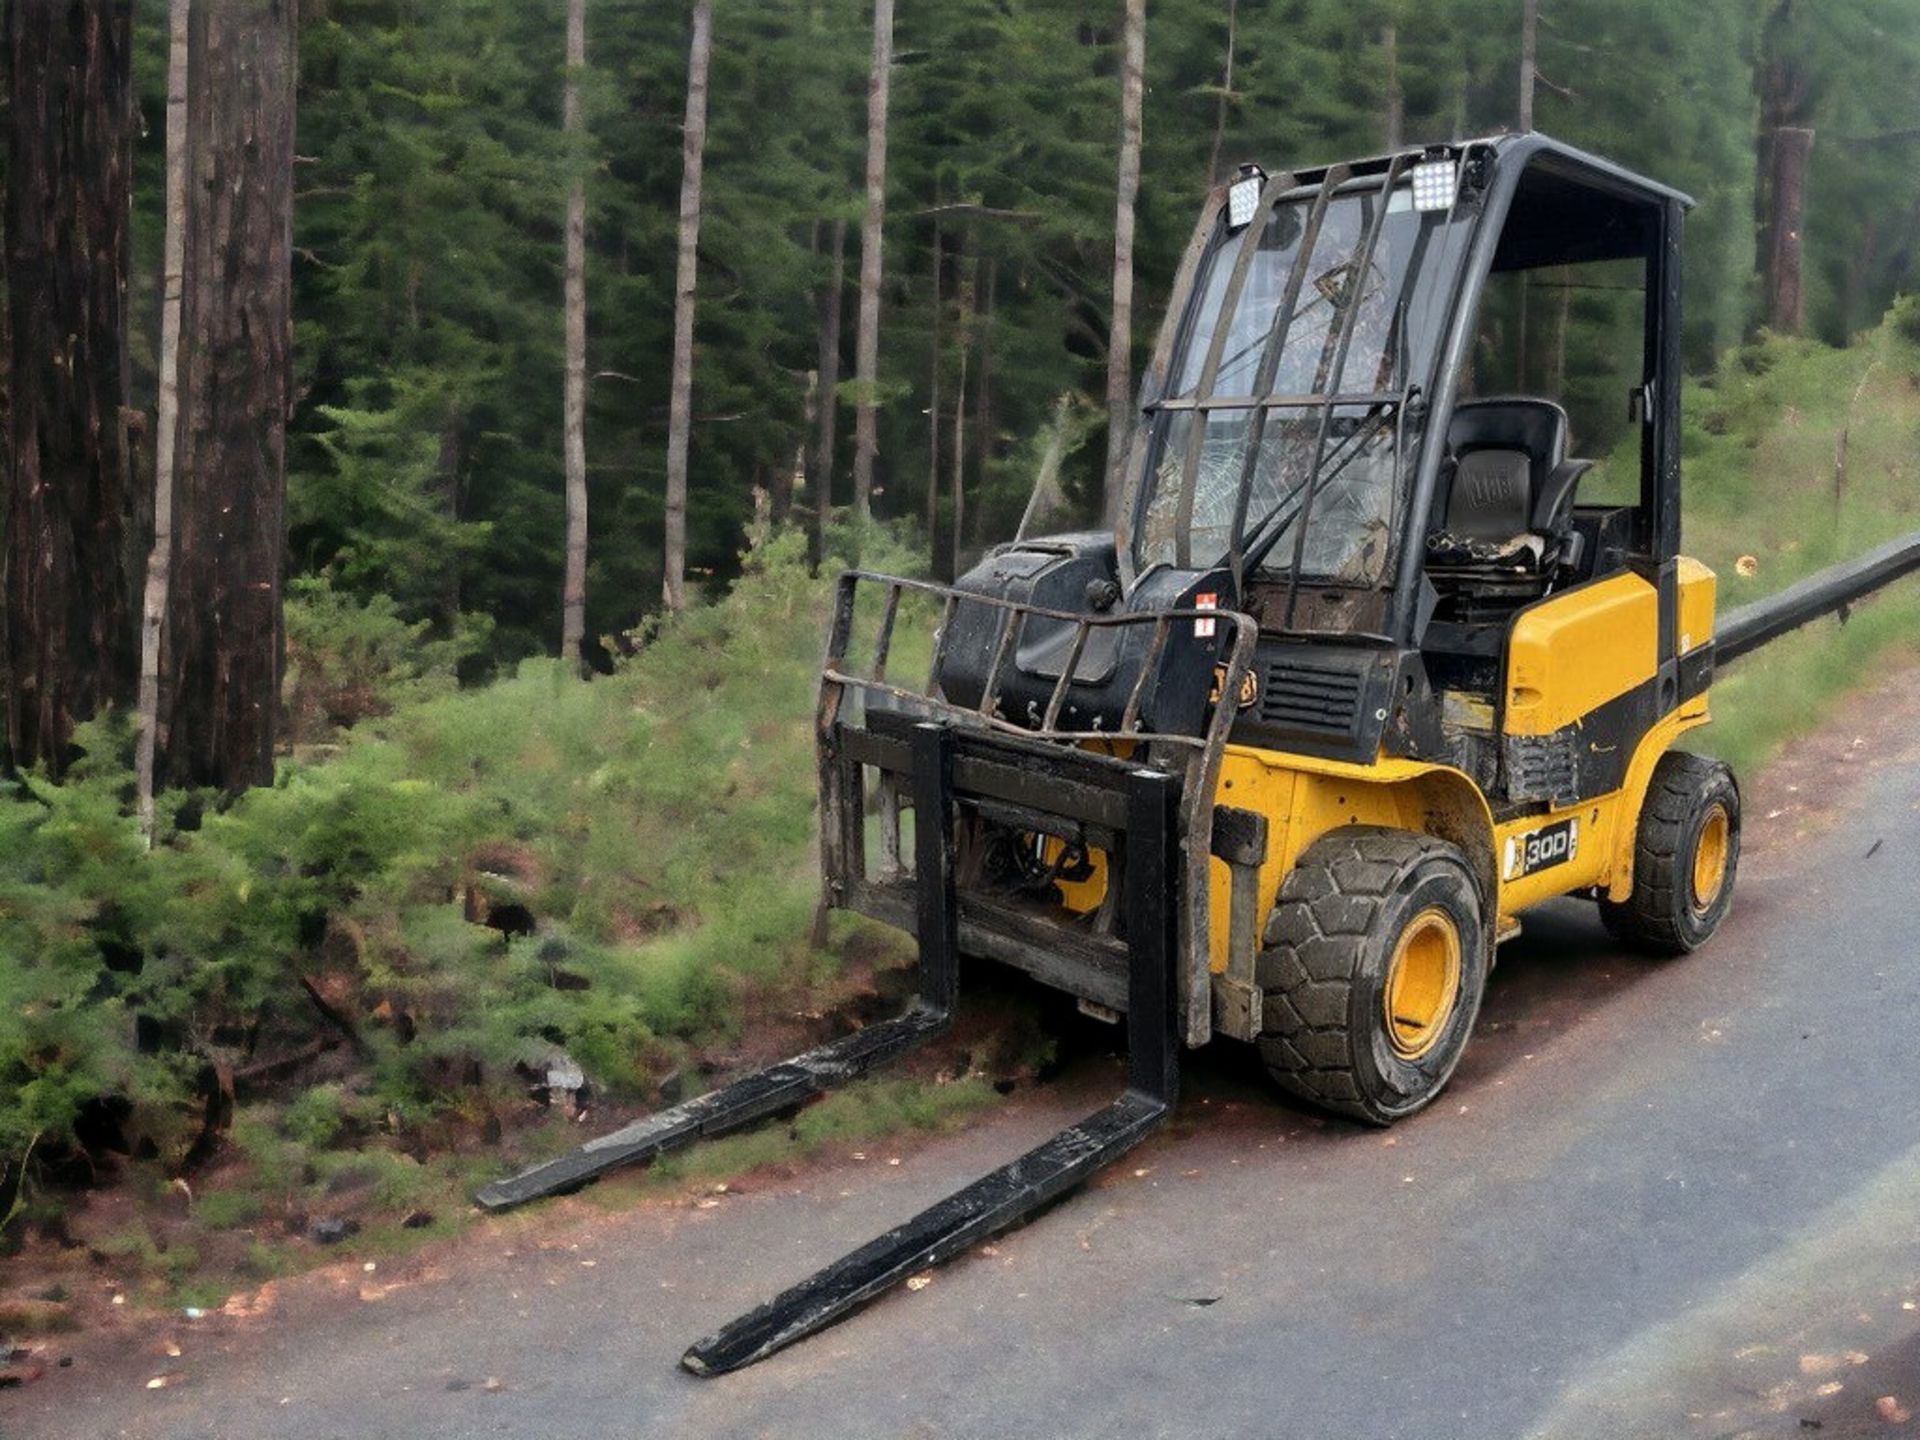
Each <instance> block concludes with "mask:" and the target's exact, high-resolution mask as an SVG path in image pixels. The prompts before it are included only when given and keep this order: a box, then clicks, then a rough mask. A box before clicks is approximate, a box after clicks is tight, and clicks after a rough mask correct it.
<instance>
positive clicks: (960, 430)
mask: <svg viewBox="0 0 1920 1440" xmlns="http://www.w3.org/2000/svg"><path fill="white" fill-rule="evenodd" d="M969 349H970V347H969V345H967V344H965V343H963V344H962V345H961V346H960V383H959V384H958V385H956V386H955V387H954V390H953V534H952V535H951V536H950V537H949V539H948V545H949V550H948V572H947V573H948V574H949V575H950V576H952V577H953V578H956V579H957V578H958V577H959V575H960V535H961V531H962V528H963V527H964V525H965V524H966V516H967V356H968V354H969Z"/></svg>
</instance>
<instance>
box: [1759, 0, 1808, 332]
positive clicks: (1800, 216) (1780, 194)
mask: <svg viewBox="0 0 1920 1440" xmlns="http://www.w3.org/2000/svg"><path fill="white" fill-rule="evenodd" d="M1794 5H1795V0H1772V4H1771V5H1770V6H1769V8H1768V10H1767V13H1766V15H1765V16H1764V17H1763V19H1762V20H1761V22H1760V49H1759V54H1758V57H1757V59H1756V60H1755V62H1754V77H1753V78H1754V90H1755V92H1756V94H1757V96H1758V98H1759V127H1758V129H1757V130H1756V131H1755V134H1754V183H1753V205H1754V234H1755V254H1754V269H1755V271H1756V272H1757V273H1758V274H1759V277H1760V318H1761V320H1762V321H1763V322H1764V323H1765V324H1767V325H1769V326H1771V327H1772V328H1773V329H1775V330H1778V331H1781V332H1782V333H1785V334H1796V333H1798V331H1799V329H1800V327H1801V323H1802V321H1803V320H1804V319H1805V300H1804V297H1803V295H1802V293H1801V256H1802V250H1803V245H1802V226H1803V222H1804V214H1805V204H1806V183H1807V169H1808V166H1809V164H1810V161H1811V156H1812V150H1813V131H1812V130H1810V129H1808V128H1806V122H1807V120H1808V119H1809V118H1810V116H1811V113H1812V109H1813V83H1812V76H1811V74H1810V73H1809V71H1808V68H1807V65H1806V63H1805V61H1804V60H1803V59H1802V58H1801V56H1802V51H1803V41H1802V37H1801V36H1800V35H1798V34H1797V33H1796V23H1795V22H1796V14H1795V9H1794Z"/></svg>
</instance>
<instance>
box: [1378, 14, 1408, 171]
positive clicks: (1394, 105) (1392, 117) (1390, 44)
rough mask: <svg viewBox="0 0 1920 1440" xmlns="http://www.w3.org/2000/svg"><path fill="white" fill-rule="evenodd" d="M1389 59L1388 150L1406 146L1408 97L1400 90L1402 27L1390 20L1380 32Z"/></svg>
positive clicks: (1381, 42)
mask: <svg viewBox="0 0 1920 1440" xmlns="http://www.w3.org/2000/svg"><path fill="white" fill-rule="evenodd" d="M1380 48H1381V49H1382V50H1384V51H1385V52H1386V59H1387V149H1389V150H1398V149H1399V148H1400V147H1401V146H1402V145H1404V144H1406V129H1407V97H1406V94H1405V92H1404V91H1402V90H1401V88H1400V27H1399V26H1397V25H1395V24H1394V23H1393V21H1391V20H1389V21H1388V22H1387V23H1386V26H1385V27H1384V28H1383V29H1382V30H1381V31H1380Z"/></svg>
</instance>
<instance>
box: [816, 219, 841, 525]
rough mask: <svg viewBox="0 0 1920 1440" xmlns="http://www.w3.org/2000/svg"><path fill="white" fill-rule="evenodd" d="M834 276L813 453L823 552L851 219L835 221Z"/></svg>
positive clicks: (823, 332) (823, 327) (823, 333)
mask: <svg viewBox="0 0 1920 1440" xmlns="http://www.w3.org/2000/svg"><path fill="white" fill-rule="evenodd" d="M829 243H830V245H831V246H832V255H833V260H832V271H833V273H832V278H830V279H829V280H828V282H827V290H826V294H824V295H823V296H821V297H820V429H819V439H818V443H817V445H816V447H815V449H814V452H813V473H814V477H815V479H814V487H813V503H814V504H815V505H816V506H817V507H819V516H818V523H819V527H820V546H819V549H820V554H822V555H825V554H826V553H827V526H828V525H830V524H831V523H832V521H833V462H834V458H835V451H836V450H837V449H838V439H839V436H838V434H837V433H836V432H837V431H838V428H839V423H840V316H841V313H842V311H843V310H844V309H845V308H846V307H845V304H844V303H843V293H844V291H845V290H846V284H847V220H846V217H845V216H844V215H836V216H835V217H834V221H833V239H832V240H831V241H830V242H829Z"/></svg>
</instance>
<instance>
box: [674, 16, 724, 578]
mask: <svg viewBox="0 0 1920 1440" xmlns="http://www.w3.org/2000/svg"><path fill="white" fill-rule="evenodd" d="M712 51H713V0H694V3H693V38H692V41H691V43H690V44H689V45H688V47H687V120H686V129H685V132H684V137H683V141H682V145H681V150H680V259H679V266H678V269H677V270H676V272H675V276H674V284H673V384H672V391H671V395H670V398H669V401H668V416H667V517H666V532H667V533H666V570H665V579H664V580H663V581H662V584H661V596H662V598H663V599H664V600H665V601H666V604H667V608H668V609H669V610H684V609H685V608H686V605H687V444H688V438H689V432H690V431H691V429H692V425H693V311H694V297H695V294H696V292H697V290H698V287H699V284H700V183H701V170H702V166H703V165H704V163H705V159H706V151H707V60H708V57H709V56H710V55H711V53H712Z"/></svg>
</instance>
